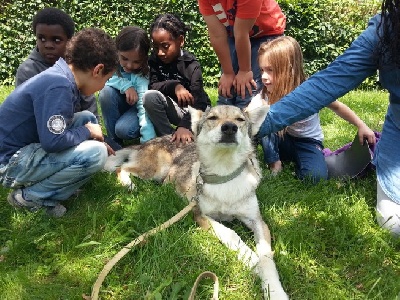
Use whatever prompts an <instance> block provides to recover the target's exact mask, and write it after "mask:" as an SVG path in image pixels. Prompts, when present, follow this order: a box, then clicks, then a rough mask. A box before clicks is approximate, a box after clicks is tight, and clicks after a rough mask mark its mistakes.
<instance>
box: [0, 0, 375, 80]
mask: <svg viewBox="0 0 400 300" xmlns="http://www.w3.org/2000/svg"><path fill="white" fill-rule="evenodd" d="M278 2H279V4H280V6H281V7H282V9H283V11H284V12H285V14H286V16H287V30H286V35H291V36H293V37H294V38H296V39H297V40H298V41H299V43H300V45H301V46H302V48H303V51H304V57H305V66H306V71H307V73H308V74H312V73H314V72H316V71H318V70H320V69H322V68H324V67H325V66H326V65H327V64H328V63H329V62H331V61H332V60H333V59H334V58H335V57H336V56H338V55H339V54H340V53H342V52H343V50H344V49H345V48H346V47H347V46H348V45H349V44H350V42H351V41H352V40H353V39H354V38H355V37H356V36H357V35H358V34H359V33H360V32H361V31H362V30H363V29H364V28H365V26H366V22H367V20H368V18H370V17H371V16H372V15H374V14H375V13H376V12H377V10H378V8H379V3H380V1H379V0H364V1H361V0H359V1H354V0H315V1H314V0H302V1H296V0H279V1H278ZM47 6H56V7H59V8H61V9H63V10H64V11H65V12H67V13H68V14H70V15H71V16H72V18H73V19H74V21H75V23H76V25H77V28H76V29H77V30H79V29H82V28H84V27H88V26H96V27H100V28H103V29H104V30H106V31H107V32H108V33H109V34H111V35H112V36H116V34H117V33H118V31H119V30H120V29H121V28H122V27H123V26H127V25H137V26H140V27H142V28H144V29H146V28H149V25H150V23H151V22H152V20H153V19H154V17H155V16H156V15H157V14H159V13H163V12H172V13H176V14H178V15H179V16H181V18H182V19H183V21H184V22H185V23H186V24H188V25H190V26H191V28H192V30H191V31H190V32H189V34H188V37H187V41H186V48H187V49H188V50H189V51H191V52H193V53H194V54H195V55H196V56H197V58H198V60H199V61H200V63H201V65H202V69H203V73H204V81H205V83H206V84H207V85H208V86H215V85H216V83H217V82H218V74H219V65H218V61H217V58H216V55H215V53H214V51H213V50H212V48H211V46H210V43H209V41H208V36H207V30H206V26H205V24H204V22H203V19H202V17H201V15H200V13H199V11H198V6H197V0H152V1H142V0H137V1H135V2H134V3H132V2H129V1H125V0H98V1H92V0H32V1H25V0H6V1H3V4H2V8H1V9H0V63H1V65H2V68H1V69H0V81H1V82H2V83H3V84H13V82H14V76H15V72H16V69H17V67H18V65H19V64H20V63H21V62H22V61H23V60H24V58H26V57H27V56H28V55H29V53H30V51H31V49H32V48H33V47H34V45H35V37H34V35H33V32H32V30H31V21H32V17H33V15H34V14H35V13H36V11H37V10H39V9H41V8H43V7H47ZM374 85H375V80H374V79H373V78H372V79H371V80H370V82H369V81H367V84H366V85H364V86H367V87H373V86H374Z"/></svg>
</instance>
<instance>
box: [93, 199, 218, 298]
mask: <svg viewBox="0 0 400 300" xmlns="http://www.w3.org/2000/svg"><path fill="white" fill-rule="evenodd" d="M196 204H197V203H196V201H190V203H189V204H188V205H187V206H186V207H185V208H183V209H182V210H181V211H180V212H178V213H177V214H176V215H175V216H173V217H172V218H171V219H169V220H168V221H166V222H164V223H163V224H161V225H160V226H157V227H155V228H153V229H151V230H149V231H147V232H146V233H144V234H142V235H140V236H139V237H137V238H135V239H134V240H133V241H132V242H130V243H129V244H128V245H126V246H125V247H123V248H122V249H121V250H120V251H119V252H118V253H117V254H115V255H114V257H113V258H112V259H111V260H110V261H109V262H108V263H107V264H106V265H105V266H104V268H103V270H102V271H101V272H100V274H99V276H98V277H97V280H96V282H95V283H94V285H93V289H92V295H91V300H98V299H99V291H100V288H101V285H102V283H103V281H104V279H105V278H106V276H107V274H108V273H109V272H110V271H111V269H112V267H114V266H115V264H116V263H117V262H118V261H119V260H121V258H123V257H124V256H125V254H127V253H128V252H129V251H130V250H131V249H132V248H133V247H134V246H136V245H137V244H140V243H141V242H143V241H144V240H145V239H146V238H148V237H150V236H152V235H154V234H156V233H157V232H158V231H160V230H164V229H166V228H168V227H170V226H171V225H173V224H174V223H176V222H177V221H179V220H180V219H182V218H183V217H184V216H186V215H187V214H188V213H189V212H190V211H191V210H192V209H193V207H195V206H196ZM205 273H207V272H205ZM210 273H211V272H210ZM200 275H201V274H200ZM217 282H218V280H217ZM193 299H194V298H193ZM215 299H218V298H215Z"/></svg>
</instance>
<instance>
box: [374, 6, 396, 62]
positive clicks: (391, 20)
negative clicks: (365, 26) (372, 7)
mask: <svg viewBox="0 0 400 300" xmlns="http://www.w3.org/2000/svg"><path fill="white" fill-rule="evenodd" d="M381 10H382V20H381V22H380V24H379V26H378V36H379V38H380V54H381V55H382V54H385V56H386V57H387V59H388V62H389V63H394V64H395V65H396V66H400V55H399V51H400V0H383V1H382V6H381ZM380 30H382V33H381V34H380Z"/></svg>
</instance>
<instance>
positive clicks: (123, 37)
mask: <svg viewBox="0 0 400 300" xmlns="http://www.w3.org/2000/svg"><path fill="white" fill-rule="evenodd" d="M115 44H116V46H117V50H118V51H130V50H136V51H138V52H139V53H140V55H141V56H142V57H143V58H144V59H143V65H142V67H141V73H142V74H143V75H144V76H146V75H148V74H149V66H148V64H147V58H148V55H149V50H150V39H149V36H148V34H147V32H146V31H145V30H143V29H141V28H139V27H136V26H126V27H124V28H122V30H121V31H120V32H119V34H118V35H117V37H116V38H115Z"/></svg>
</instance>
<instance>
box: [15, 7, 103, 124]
mask: <svg viewBox="0 0 400 300" xmlns="http://www.w3.org/2000/svg"><path fill="white" fill-rule="evenodd" d="M32 30H33V33H34V35H35V37H36V46H35V48H33V49H32V51H31V53H30V54H29V56H28V58H27V59H26V60H25V61H24V62H22V64H21V65H20V66H19V67H18V69H17V74H16V77H15V86H19V85H21V84H22V83H24V82H25V81H27V80H28V79H29V78H31V77H33V76H35V75H37V74H39V73H40V72H43V71H44V70H46V69H48V68H50V67H51V66H53V65H54V63H55V62H56V61H57V60H58V59H59V58H60V57H64V55H65V48H66V45H67V42H68V41H69V40H70V39H71V38H72V36H73V34H74V32H75V24H74V21H73V20H72V18H71V17H70V16H69V15H68V14H67V13H65V12H64V11H62V10H61V9H58V8H55V7H47V8H44V9H41V10H39V11H38V12H37V13H36V15H35V16H34V17H33V21H32ZM82 110H88V111H90V112H92V113H94V114H95V116H96V118H99V116H98V110H97V102H96V97H95V96H94V95H89V96H83V95H82V97H81V100H80V101H79V102H78V103H77V104H76V107H75V111H82Z"/></svg>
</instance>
